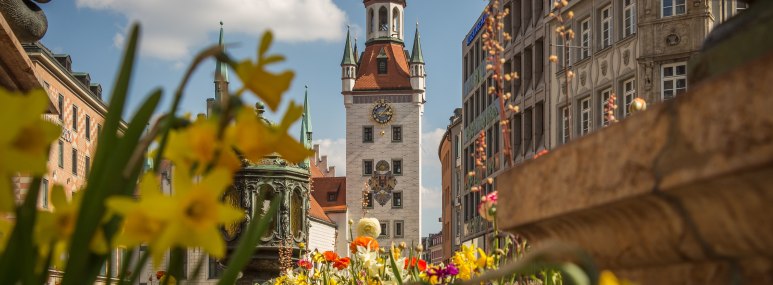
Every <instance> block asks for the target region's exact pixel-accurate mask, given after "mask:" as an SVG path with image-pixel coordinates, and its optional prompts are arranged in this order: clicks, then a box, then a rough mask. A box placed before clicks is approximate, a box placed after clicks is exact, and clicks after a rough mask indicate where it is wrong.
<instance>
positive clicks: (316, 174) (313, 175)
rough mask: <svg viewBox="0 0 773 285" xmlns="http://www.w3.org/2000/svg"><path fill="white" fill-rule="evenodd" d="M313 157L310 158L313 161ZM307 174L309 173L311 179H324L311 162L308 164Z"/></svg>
mask: <svg viewBox="0 0 773 285" xmlns="http://www.w3.org/2000/svg"><path fill="white" fill-rule="evenodd" d="M313 158H314V157H312V159H313ZM309 164H310V165H309V172H311V178H317V177H325V174H322V170H319V166H318V165H317V164H316V163H314V162H311V163H309Z"/></svg>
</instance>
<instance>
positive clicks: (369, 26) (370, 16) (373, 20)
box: [368, 8, 376, 33]
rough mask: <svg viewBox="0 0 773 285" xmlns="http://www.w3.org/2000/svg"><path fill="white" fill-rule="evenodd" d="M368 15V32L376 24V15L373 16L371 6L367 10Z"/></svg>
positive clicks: (371, 30)
mask: <svg viewBox="0 0 773 285" xmlns="http://www.w3.org/2000/svg"><path fill="white" fill-rule="evenodd" d="M368 17H369V19H370V21H368V33H372V32H373V29H374V27H375V26H376V17H374V16H373V9H372V8H371V9H370V10H369V11H368Z"/></svg>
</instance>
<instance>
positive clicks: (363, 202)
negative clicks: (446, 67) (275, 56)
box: [341, 0, 425, 244]
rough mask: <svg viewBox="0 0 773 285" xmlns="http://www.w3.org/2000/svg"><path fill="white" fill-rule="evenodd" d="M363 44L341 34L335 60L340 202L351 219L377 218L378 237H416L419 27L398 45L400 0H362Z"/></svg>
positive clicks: (420, 84)
mask: <svg viewBox="0 0 773 285" xmlns="http://www.w3.org/2000/svg"><path fill="white" fill-rule="evenodd" d="M363 3H364V5H365V13H366V21H367V23H366V35H367V41H366V43H365V49H364V51H363V52H362V53H361V54H360V55H357V54H356V52H355V51H356V47H352V45H351V39H350V37H349V35H348V33H347V39H346V45H345V47H344V55H343V59H342V61H341V81H342V92H341V94H342V95H343V96H344V106H345V107H346V161H347V167H346V190H347V192H348V193H347V195H346V204H347V207H348V210H349V215H350V218H351V219H353V220H355V221H356V220H358V219H360V218H362V217H374V218H377V219H378V220H379V221H380V222H381V229H382V230H381V236H380V237H379V238H378V241H379V243H381V244H389V243H390V242H392V241H394V242H395V243H399V242H401V241H405V242H406V243H409V244H410V243H411V241H413V242H418V241H419V238H420V229H421V214H420V213H421V195H420V185H421V117H422V114H423V109H424V102H425V84H424V80H425V75H424V58H423V56H422V53H421V43H420V38H419V32H418V26H417V29H416V34H415V38H414V44H413V50H412V52H410V53H409V52H408V50H407V49H406V48H405V43H404V39H405V38H404V33H403V27H404V25H403V22H404V14H403V9H404V8H405V7H406V2H405V1H404V0H365V1H363Z"/></svg>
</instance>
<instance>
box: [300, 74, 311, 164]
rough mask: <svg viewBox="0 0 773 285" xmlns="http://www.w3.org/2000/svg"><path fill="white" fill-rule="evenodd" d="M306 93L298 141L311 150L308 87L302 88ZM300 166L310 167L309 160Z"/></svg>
mask: <svg viewBox="0 0 773 285" xmlns="http://www.w3.org/2000/svg"><path fill="white" fill-rule="evenodd" d="M304 87H305V88H306V91H305V93H304V95H303V118H302V119H301V136H300V141H301V143H302V144H303V146H305V147H306V148H307V149H311V133H312V130H311V113H310V112H309V86H304ZM301 165H302V166H305V167H306V168H309V167H311V164H310V163H309V158H308V157H307V158H306V159H305V160H304V161H303V163H301Z"/></svg>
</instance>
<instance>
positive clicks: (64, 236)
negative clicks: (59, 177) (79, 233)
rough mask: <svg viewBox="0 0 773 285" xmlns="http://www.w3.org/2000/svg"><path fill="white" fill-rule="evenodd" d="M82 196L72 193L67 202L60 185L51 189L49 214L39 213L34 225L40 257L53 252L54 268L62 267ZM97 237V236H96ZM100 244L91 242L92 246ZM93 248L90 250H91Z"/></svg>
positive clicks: (45, 212)
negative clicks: (51, 208)
mask: <svg viewBox="0 0 773 285" xmlns="http://www.w3.org/2000/svg"><path fill="white" fill-rule="evenodd" d="M81 200H82V195H80V194H79V193H73V195H72V199H71V200H70V201H67V194H66V193H65V192H64V188H62V186H61V185H56V186H54V187H53V188H52V189H51V205H52V206H53V210H52V211H51V212H48V211H41V212H39V216H38V221H37V223H36V225H35V239H36V242H37V244H38V246H39V248H40V253H41V255H43V256H45V255H46V254H48V253H49V252H50V251H53V260H52V262H53V264H54V266H55V267H58V268H61V267H62V266H64V261H65V255H64V253H65V251H66V250H67V245H68V243H69V242H70V238H71V237H72V233H73V232H74V231H75V223H76V222H77V220H78V209H79V208H80V202H81ZM97 235H99V234H97ZM94 245H100V246H99V248H97V249H100V248H104V247H101V244H100V243H95V242H92V246H94ZM93 249H94V248H92V250H93Z"/></svg>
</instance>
